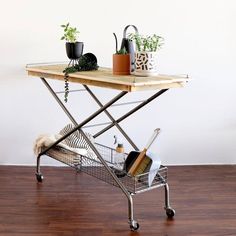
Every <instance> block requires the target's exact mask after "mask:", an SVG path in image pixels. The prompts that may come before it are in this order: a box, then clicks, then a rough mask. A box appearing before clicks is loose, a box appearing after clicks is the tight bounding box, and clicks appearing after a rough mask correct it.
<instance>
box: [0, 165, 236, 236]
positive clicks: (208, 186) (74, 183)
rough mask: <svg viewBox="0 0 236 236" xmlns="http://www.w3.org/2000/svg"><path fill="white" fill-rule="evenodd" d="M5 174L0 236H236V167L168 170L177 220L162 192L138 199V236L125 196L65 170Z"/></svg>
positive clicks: (1, 175)
mask: <svg viewBox="0 0 236 236" xmlns="http://www.w3.org/2000/svg"><path fill="white" fill-rule="evenodd" d="M34 171H35V169H34V168H32V167H16V166H0V235H1V236H2V235H4V236H9V235H15V236H23V235H27V236H28V235H36V236H46V235H68V236H70V235H82V236H88V235H93V236H99V235H109V236H111V235H120V236H126V235H130V236H131V235H134V236H135V235H144V236H146V235H147V236H149V235H163V236H176V235H179V236H189V235H194V236H200V235H201V236H203V235H219V236H225V235H228V236H229V235H232V236H233V235H234V236H235V235H236V166H181V167H170V168H169V185H170V194H171V196H170V200H171V205H172V207H173V208H175V210H176V217H175V218H174V220H168V219H167V218H166V215H165V212H164V210H163V206H164V189H162V188H159V189H156V190H153V191H150V192H147V193H143V194H138V195H136V196H135V197H134V204H135V218H136V219H137V220H138V222H139V224H140V229H139V231H138V232H131V231H130V230H129V226H128V223H127V200H126V198H125V197H124V195H123V194H122V193H121V191H120V189H118V188H115V187H112V186H110V185H108V184H106V183H104V182H102V181H99V180H97V179H95V178H93V177H90V176H89V175H87V174H84V173H79V174H76V172H75V171H73V170H72V169H70V168H67V167H65V168H64V167H63V168H62V167H60V168H56V167H42V172H43V174H44V177H45V179H44V182H43V183H37V182H36V180H35V176H34Z"/></svg>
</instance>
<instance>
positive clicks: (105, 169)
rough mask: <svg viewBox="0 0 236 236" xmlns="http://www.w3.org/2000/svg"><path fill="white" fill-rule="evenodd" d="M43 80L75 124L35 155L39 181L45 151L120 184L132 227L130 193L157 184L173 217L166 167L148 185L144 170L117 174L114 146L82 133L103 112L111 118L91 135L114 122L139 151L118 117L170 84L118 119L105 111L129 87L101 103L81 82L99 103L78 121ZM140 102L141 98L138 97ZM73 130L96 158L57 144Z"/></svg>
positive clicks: (132, 206)
mask: <svg viewBox="0 0 236 236" xmlns="http://www.w3.org/2000/svg"><path fill="white" fill-rule="evenodd" d="M40 79H41V81H42V82H43V84H44V85H45V86H46V87H47V89H48V90H49V91H50V93H51V94H52V96H53V97H54V99H55V100H56V101H57V103H58V104H59V106H60V107H61V108H62V110H63V111H64V113H65V114H66V115H67V116H68V118H69V119H70V120H71V122H72V123H73V125H74V128H73V129H71V130H70V131H69V132H68V133H66V134H65V135H63V136H62V137H61V138H60V139H58V140H57V141H56V142H54V143H53V144H52V145H50V146H49V147H47V148H45V149H44V150H43V151H42V152H41V153H40V154H39V155H38V156H37V168H36V177H37V180H38V182H42V180H43V175H42V173H41V171H40V158H41V157H42V156H43V155H47V156H49V157H52V158H54V159H56V160H59V161H61V162H63V163H65V164H67V165H69V166H71V167H73V168H75V169H76V170H77V171H84V172H85V173H87V174H90V175H92V176H94V177H96V178H98V179H101V180H103V181H105V182H107V183H109V184H112V185H114V186H116V187H119V188H120V189H121V190H122V192H123V193H124V195H125V196H126V197H127V199H128V219H129V224H130V229H131V230H137V229H138V228H139V224H138V222H137V221H136V220H135V219H134V204H133V195H134V194H137V193H142V192H145V191H148V190H151V189H154V188H158V187H161V186H163V187H164V189H165V207H164V209H165V211H166V214H167V216H168V217H169V218H172V217H173V216H174V215H175V211H174V209H172V208H171V206H170V201H169V186H168V183H167V167H164V166H161V168H160V169H159V170H158V172H157V174H156V176H155V178H154V180H153V183H152V185H151V186H149V185H148V174H149V173H144V174H141V175H137V176H130V175H128V174H126V175H125V176H124V177H122V178H119V177H118V176H117V175H116V174H115V171H114V168H113V167H114V165H113V160H114V155H115V150H113V149H112V148H109V147H107V146H105V145H101V144H97V143H95V144H93V143H92V142H91V141H90V139H89V138H88V137H87V135H86V134H85V133H84V131H83V129H82V128H84V127H85V125H86V124H87V123H88V122H90V121H91V120H93V119H94V118H95V117H97V116H98V115H100V114H101V113H103V112H104V113H105V114H106V115H107V116H108V118H109V119H110V120H111V123H110V124H109V125H108V126H106V127H105V128H104V129H102V130H101V131H99V132H97V133H96V134H95V135H93V137H94V138H97V137H98V136H99V135H101V134H103V133H104V132H106V131H108V130H109V129H110V128H112V127H113V126H116V127H117V129H118V130H119V131H120V132H121V134H122V135H123V136H124V137H125V139H126V140H127V141H128V142H129V143H130V145H131V146H132V147H133V148H134V150H136V151H139V148H138V147H137V146H136V145H135V143H134V142H133V141H132V140H131V138H130V137H129V136H128V135H127V133H126V132H125V131H124V130H123V129H122V127H121V126H120V125H119V123H120V122H121V121H123V120H124V119H126V118H127V117H129V116H130V115H132V114H134V113H135V112H136V111H138V110H140V109H141V108H143V107H144V106H146V105H147V104H149V103H150V102H152V101H153V100H154V99H156V98H158V97H159V96H160V95H162V94H163V93H165V92H166V91H167V90H168V89H169V88H164V89H160V90H159V91H158V92H156V93H154V94H153V95H152V96H151V97H149V98H148V99H146V100H144V101H141V103H140V104H139V105H137V106H136V107H134V108H133V109H131V110H130V111H128V112H127V113H126V114H124V115H123V116H121V117H120V118H118V119H115V118H114V117H113V116H112V115H111V114H110V112H108V110H107V108H109V107H110V106H112V105H113V104H114V103H115V102H117V101H118V100H119V99H121V98H122V97H124V96H125V95H126V94H127V93H128V91H121V92H120V93H119V94H118V95H116V96H115V97H114V98H112V99H111V100H110V101H109V102H107V103H106V104H104V105H103V104H102V103H101V101H100V100H99V99H98V98H97V96H96V95H95V94H94V93H93V92H92V90H91V89H90V88H89V87H88V86H87V85H86V84H84V83H81V84H82V85H83V87H84V89H85V90H86V91H87V92H88V94H90V95H91V97H92V98H93V99H94V100H95V102H96V103H97V104H98V106H99V107H100V108H99V109H98V110H97V111H95V112H94V113H93V114H91V115H90V116H89V117H88V118H86V119H85V120H84V121H82V122H80V123H77V121H76V120H75V119H74V117H73V116H72V115H71V113H70V112H69V111H68V109H67V108H66V107H65V105H64V104H63V103H62V101H61V100H60V99H59V97H58V96H57V93H56V92H55V91H54V90H53V89H52V87H51V86H50V85H49V83H48V82H47V81H46V79H45V78H44V77H40ZM139 102H140V101H139ZM75 131H79V132H80V133H81V135H82V137H83V138H84V139H85V140H86V142H87V144H88V145H89V147H90V148H91V149H92V151H93V152H94V153H95V155H96V156H97V160H95V159H91V158H89V157H87V156H82V155H78V154H76V153H74V152H72V151H69V150H66V149H64V148H62V147H59V146H57V145H58V144H59V143H60V142H61V141H63V140H65V139H66V138H67V137H69V136H70V135H71V134H73V133H74V132H75Z"/></svg>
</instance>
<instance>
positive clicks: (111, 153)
mask: <svg viewBox="0 0 236 236" xmlns="http://www.w3.org/2000/svg"><path fill="white" fill-rule="evenodd" d="M95 147H96V148H97V150H98V152H99V153H100V155H101V156H102V157H103V159H104V160H105V161H106V163H107V164H108V166H109V167H110V168H111V170H112V171H114V173H117V168H116V165H115V163H114V159H115V154H116V151H115V150H114V149H112V148H110V147H107V146H105V145H101V144H98V143H96V144H95ZM46 155H47V156H50V157H51V158H53V159H56V160H58V161H60V162H63V163H64V164H66V165H68V166H70V167H72V168H75V169H76V170H81V171H83V172H85V173H87V174H89V175H91V176H93V177H95V178H97V179H100V180H102V181H104V182H106V183H108V184H111V185H113V186H116V187H119V186H118V185H117V183H116V182H115V181H114V179H113V178H112V176H111V175H110V174H109V172H108V171H107V170H106V168H105V167H104V165H103V164H102V163H101V162H100V160H99V159H98V158H97V157H96V156H95V157H94V158H91V157H87V156H82V155H79V154H77V153H75V152H72V151H69V150H67V149H64V148H62V147H59V146H56V147H55V148H52V149H50V150H49V151H48V152H47V153H46ZM125 155H126V156H127V154H125ZM167 170H168V169H167V167H164V166H161V167H160V168H159V170H158V171H157V173H156V175H155V177H154V180H153V181H152V184H151V186H149V184H148V177H149V174H150V172H146V173H143V174H139V175H136V176H130V175H128V174H127V173H125V174H124V175H122V177H119V180H120V181H121V182H122V184H123V185H124V186H125V187H126V189H127V190H128V191H129V192H130V193H132V194H137V193H140V192H145V191H148V190H151V189H153V188H158V187H161V186H163V185H165V184H166V183H167ZM154 171H155V170H154ZM155 172H156V171H155Z"/></svg>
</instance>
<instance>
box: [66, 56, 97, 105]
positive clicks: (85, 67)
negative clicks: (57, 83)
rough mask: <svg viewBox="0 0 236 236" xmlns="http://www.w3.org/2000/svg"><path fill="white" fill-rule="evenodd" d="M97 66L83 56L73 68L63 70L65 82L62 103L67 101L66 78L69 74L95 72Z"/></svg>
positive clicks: (67, 85) (67, 87)
mask: <svg viewBox="0 0 236 236" xmlns="http://www.w3.org/2000/svg"><path fill="white" fill-rule="evenodd" d="M97 69H98V65H97V62H95V61H90V60H89V58H88V57H86V55H83V56H81V57H80V59H79V63H78V64H75V65H73V66H68V67H66V68H65V69H64V70H63V73H64V80H65V94H64V101H65V102H67V101H68V95H69V81H68V76H69V74H70V73H75V72H78V71H90V70H97Z"/></svg>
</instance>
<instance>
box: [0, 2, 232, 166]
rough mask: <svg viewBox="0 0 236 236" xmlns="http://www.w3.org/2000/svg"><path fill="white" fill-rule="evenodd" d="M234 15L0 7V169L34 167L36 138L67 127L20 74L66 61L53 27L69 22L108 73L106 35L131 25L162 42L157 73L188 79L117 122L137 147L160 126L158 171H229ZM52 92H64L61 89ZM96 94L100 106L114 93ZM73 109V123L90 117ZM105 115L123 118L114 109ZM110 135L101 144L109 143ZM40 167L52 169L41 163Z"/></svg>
mask: <svg viewBox="0 0 236 236" xmlns="http://www.w3.org/2000/svg"><path fill="white" fill-rule="evenodd" d="M235 12H236V2H235V1H234V0H207V1H206V0H178V1H171V0H146V1H137V0H136V1H134V0H129V1H127V0H120V1H108V0H100V1H81V0H76V1H75V0H71V1H52V0H51V1H48V0H47V1H46V0H41V1H32V0H21V1H17V0H8V1H4V2H1V14H0V32H1V43H0V53H1V54H0V55H1V57H0V68H1V70H0V86H1V92H0V108H1V116H0V117H1V119H0V120H1V122H0V140H1V143H0V164H26V165H32V164H35V157H34V155H33V152H32V144H33V141H34V139H35V138H36V137H37V135H38V134H40V133H56V132H58V131H59V130H60V128H62V127H63V126H64V125H65V124H66V123H67V122H68V119H67V118H66V117H65V115H64V114H63V113H62V112H61V110H60V108H59V107H58V106H57V104H56V103H55V101H54V100H53V98H52V97H51V96H50V94H49V92H48V91H47V90H46V88H45V87H44V85H43V84H42V83H41V81H40V80H39V79H37V78H30V77H28V76H27V74H26V72H25V68H24V67H25V65H26V64H27V63H37V62H50V61H65V60H67V58H66V56H65V49H64V42H62V41H60V40H59V38H60V37H61V33H62V31H61V28H60V24H62V23H66V22H68V21H69V22H71V24H73V25H75V26H77V27H78V28H79V30H80V32H81V38H80V39H81V40H82V41H84V43H85V51H91V52H93V53H95V54H96V55H97V57H98V60H99V65H100V66H111V55H112V53H113V52H114V39H113V35H112V33H113V32H116V33H117V34H118V35H119V37H121V36H122V31H123V28H124V26H125V25H127V24H134V25H136V26H137V27H138V28H139V31H140V32H141V33H143V34H146V33H147V34H149V33H150V34H151V33H157V34H159V35H162V36H163V37H164V38H165V46H164V47H163V49H162V50H161V51H160V56H159V69H160V73H168V74H182V73H188V74H189V75H190V76H191V77H192V78H193V81H192V82H190V83H189V84H188V85H187V86H186V87H185V88H183V89H173V90H170V91H168V92H167V93H165V94H164V95H162V96H161V97H160V99H159V100H156V101H155V102H153V103H151V104H150V105H148V106H147V107H146V108H144V109H143V110H142V111H140V112H138V113H136V114H135V115H134V116H133V117H130V118H129V119H127V120H126V121H125V122H123V123H122V126H123V127H124V128H126V129H127V131H128V133H129V134H130V136H131V137H132V138H134V140H135V142H136V143H137V145H139V146H140V147H142V146H143V145H144V144H145V143H146V141H147V139H148V138H149V136H150V134H151V132H152V130H153V129H154V128H156V127H161V128H162V131H163V132H162V134H161V137H160V139H159V141H158V145H157V149H159V153H160V155H161V158H162V161H163V163H166V164H207V163H211V164H214V163H224V164H231V163H236V157H235V154H236V145H235V143H236V107H235V101H236V93H235V87H236V78H235V61H236V46H235V45H236V44H235V42H236V27H235V22H236V14H235ZM53 85H55V86H56V87H57V88H58V89H63V84H62V83H59V84H58V83H53ZM94 91H95V92H96V93H98V95H99V97H100V98H101V99H102V100H103V101H104V102H105V101H106V100H107V99H109V97H111V95H114V94H115V93H116V92H115V91H112V90H111V91H106V92H104V90H102V91H101V90H100V89H97V88H95V89H94ZM150 94H151V92H140V93H135V94H129V97H130V99H131V100H134V99H141V98H144V97H145V96H148V95H150ZM73 105H76V108H75V109H74V110H73V111H74V113H75V114H78V115H77V117H79V120H82V118H84V117H86V115H88V114H91V113H92V112H93V111H94V110H95V109H97V106H96V104H95V103H94V102H93V101H92V99H90V98H89V97H86V96H85V94H84V93H80V94H77V95H76V94H73V95H72V94H71V96H70V100H69V103H68V106H69V107H70V108H71V107H72V106H73ZM127 108H128V107H127ZM127 108H125V109H127ZM112 111H114V112H115V115H116V116H119V115H121V114H122V109H121V108H119V109H116V110H115V108H113V109H112ZM104 117H105V116H102V117H100V118H98V119H97V120H100V121H101V120H103V118H104ZM114 132H115V129H113V130H112V131H111V132H109V133H108V135H107V136H102V137H101V141H102V142H105V143H108V144H111V143H112V135H113V133H114ZM43 163H44V164H55V163H54V162H52V161H51V160H49V159H46V158H45V160H44V161H43Z"/></svg>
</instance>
